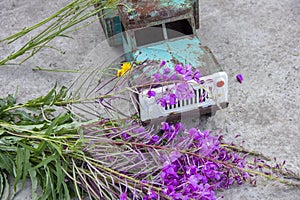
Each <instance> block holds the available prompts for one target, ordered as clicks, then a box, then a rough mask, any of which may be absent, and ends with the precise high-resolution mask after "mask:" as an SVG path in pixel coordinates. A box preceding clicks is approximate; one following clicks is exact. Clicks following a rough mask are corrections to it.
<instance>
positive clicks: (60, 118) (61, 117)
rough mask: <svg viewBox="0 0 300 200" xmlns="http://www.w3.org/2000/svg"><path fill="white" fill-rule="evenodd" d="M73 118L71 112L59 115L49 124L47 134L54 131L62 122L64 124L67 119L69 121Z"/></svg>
mask: <svg viewBox="0 0 300 200" xmlns="http://www.w3.org/2000/svg"><path fill="white" fill-rule="evenodd" d="M70 118H71V116H70V115H69V114H64V115H59V116H57V117H56V118H55V119H54V120H53V121H52V122H51V124H50V125H49V127H48V128H47V130H46V132H45V134H46V135H50V134H51V133H53V132H54V129H55V127H56V126H58V125H60V124H64V123H66V122H67V121H69V120H70Z"/></svg>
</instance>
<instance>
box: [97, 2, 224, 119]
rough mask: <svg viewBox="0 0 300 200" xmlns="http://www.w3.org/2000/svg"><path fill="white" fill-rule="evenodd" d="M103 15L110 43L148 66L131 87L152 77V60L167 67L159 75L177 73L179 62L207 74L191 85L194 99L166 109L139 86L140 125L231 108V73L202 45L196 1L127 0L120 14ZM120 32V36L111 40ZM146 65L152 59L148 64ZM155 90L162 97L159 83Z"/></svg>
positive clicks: (134, 76)
mask: <svg viewBox="0 0 300 200" xmlns="http://www.w3.org/2000/svg"><path fill="white" fill-rule="evenodd" d="M125 5H126V6H125ZM105 12H107V13H106V15H105V16H106V17H104V18H102V19H101V24H102V27H103V29H104V32H105V34H106V37H107V38H108V40H109V43H110V45H113V46H114V45H120V44H122V45H123V48H124V52H125V58H126V60H127V61H129V62H132V61H135V63H144V64H143V65H141V66H142V68H141V67H137V68H136V69H132V70H131V72H130V74H129V76H130V80H131V83H134V82H135V80H136V79H137V76H140V75H141V74H142V73H146V74H145V76H148V77H150V76H152V75H153V73H154V72H151V70H149V69H147V68H148V67H150V65H152V64H153V62H154V63H160V62H161V61H165V63H166V64H165V65H164V66H160V68H161V69H158V70H159V72H162V71H163V70H164V69H165V68H169V69H171V70H175V69H174V67H175V65H176V64H182V65H186V64H189V65H192V66H193V67H194V68H197V69H199V71H200V72H201V73H202V75H203V77H202V78H201V80H202V83H203V84H201V85H199V84H196V83H192V84H193V90H194V93H195V94H194V96H193V98H191V99H184V100H178V101H177V102H176V104H174V105H168V106H165V107H162V106H161V105H159V104H157V103H156V100H155V98H154V99H153V98H149V97H148V96H147V95H146V93H147V90H146V88H143V87H141V88H140V89H139V92H138V95H137V100H138V107H139V116H140V118H141V120H142V121H149V120H153V119H157V118H161V117H166V118H169V117H170V118H171V117H172V116H176V115H180V114H182V113H190V112H192V111H197V112H200V113H201V114H203V113H209V112H212V111H214V110H216V109H218V108H221V107H222V108H224V107H227V105H228V97H227V93H228V78H227V74H226V73H225V72H224V71H223V70H222V68H221V66H220V65H219V64H218V62H217V60H216V59H215V57H214V56H213V54H212V52H211V51H210V50H209V49H208V48H207V47H204V46H202V45H201V42H200V40H199V38H198V37H197V34H196V29H197V28H199V1H198V0H154V1H146V0H139V1H136V0H127V1H124V2H122V4H120V6H119V7H118V9H117V10H110V11H105ZM121 32H122V34H120V35H119V36H118V37H112V39H110V38H111V36H114V35H117V34H118V33H121ZM147 61H151V63H149V66H147ZM145 63H146V64H145ZM137 82H138V81H137ZM153 90H154V91H155V92H156V93H158V94H159V93H161V92H163V89H162V88H160V86H159V85H157V86H156V87H155V88H153Z"/></svg>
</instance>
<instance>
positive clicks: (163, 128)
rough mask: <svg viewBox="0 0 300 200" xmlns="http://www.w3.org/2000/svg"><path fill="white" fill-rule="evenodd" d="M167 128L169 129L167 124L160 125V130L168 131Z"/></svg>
mask: <svg viewBox="0 0 300 200" xmlns="http://www.w3.org/2000/svg"><path fill="white" fill-rule="evenodd" d="M169 128H170V125H169V123H168V122H163V123H162V125H161V130H163V131H167V130H169Z"/></svg>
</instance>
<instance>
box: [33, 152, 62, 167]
mask: <svg viewBox="0 0 300 200" xmlns="http://www.w3.org/2000/svg"><path fill="white" fill-rule="evenodd" d="M57 158H59V157H58V156H57V154H53V155H51V156H48V157H47V158H45V159H43V161H42V162H40V163H39V164H38V165H36V166H34V167H32V168H31V170H36V169H38V168H40V167H43V166H47V164H48V163H50V162H52V161H55V160H56V159H57Z"/></svg>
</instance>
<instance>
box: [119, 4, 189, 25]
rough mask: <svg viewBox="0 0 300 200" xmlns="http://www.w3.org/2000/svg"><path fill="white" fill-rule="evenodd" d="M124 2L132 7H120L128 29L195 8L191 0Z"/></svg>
mask: <svg viewBox="0 0 300 200" xmlns="http://www.w3.org/2000/svg"><path fill="white" fill-rule="evenodd" d="M122 3H123V4H124V5H127V6H128V7H129V8H130V9H131V10H128V8H127V6H123V5H122V6H119V7H118V9H119V13H120V17H121V21H122V23H123V25H124V28H125V29H127V30H129V29H134V28H142V27H146V26H151V24H152V25H153V24H155V22H159V21H161V20H165V19H168V18H171V17H172V18H173V17H177V16H181V15H185V14H190V13H191V10H193V4H191V3H190V1H182V3H181V1H180V2H179V3H178V2H177V3H174V2H172V1H165V0H154V1H141V0H140V1H137V0H131V1H129V0H127V1H123V2H122Z"/></svg>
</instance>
